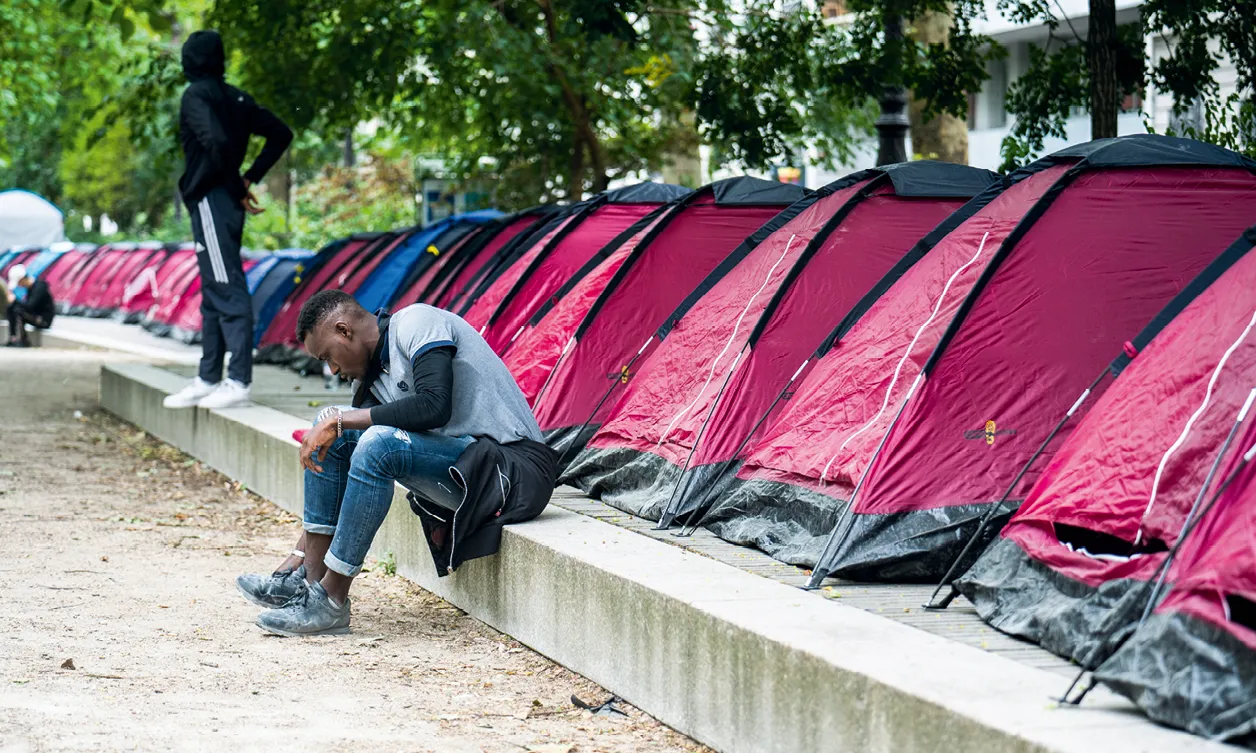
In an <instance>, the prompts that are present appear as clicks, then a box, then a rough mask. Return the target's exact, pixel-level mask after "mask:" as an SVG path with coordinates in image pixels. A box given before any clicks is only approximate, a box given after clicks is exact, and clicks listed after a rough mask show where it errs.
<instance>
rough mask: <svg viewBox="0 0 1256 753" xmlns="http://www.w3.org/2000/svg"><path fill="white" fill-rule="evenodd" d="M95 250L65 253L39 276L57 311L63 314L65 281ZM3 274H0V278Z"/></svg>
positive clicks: (86, 249) (85, 247)
mask: <svg viewBox="0 0 1256 753" xmlns="http://www.w3.org/2000/svg"><path fill="white" fill-rule="evenodd" d="M94 251H95V249H94V248H93V247H92V246H81V247H76V248H74V249H71V250H69V251H66V252H65V253H64V254H62V256H61V259H60V260H58V262H57V263H56V264H54V265H53V266H52V267H51V268H50V269H47V270H45V271H44V273H43V274H42V275H40V279H42V280H43V281H44V282H46V283H48V290H49V292H51V293H52V298H53V300H55V301H56V302H57V310H58V311H62V312H64V311H65V309H66V307H65V305H64V298H65V291H66V281H67V280H69V279H71V278H72V277H73V276H74V275H75V274H77V273H78V271H79V270H80V269H82V267H83V265H84V264H87V263H88V262H89V261H91V258H92V255H93V253H94ZM2 277H3V274H0V278H2Z"/></svg>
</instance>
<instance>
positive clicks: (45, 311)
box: [6, 264, 57, 348]
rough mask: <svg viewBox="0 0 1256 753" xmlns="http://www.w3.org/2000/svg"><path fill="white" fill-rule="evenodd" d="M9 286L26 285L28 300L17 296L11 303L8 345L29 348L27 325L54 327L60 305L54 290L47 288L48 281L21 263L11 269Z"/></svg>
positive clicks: (8, 315)
mask: <svg viewBox="0 0 1256 753" xmlns="http://www.w3.org/2000/svg"><path fill="white" fill-rule="evenodd" d="M9 287H11V288H15V289H16V288H26V300H24V301H19V300H17V298H16V296H14V299H13V302H12V303H10V304H9V310H8V312H7V315H6V316H7V318H8V320H9V342H8V347H10V348H29V347H30V346H31V341H30V337H29V336H28V335H27V334H26V325H27V324H30V325H31V326H33V327H37V328H39V329H48V328H49V327H51V326H52V318H53V317H54V316H56V313H57V307H56V304H55V303H54V302H53V300H52V292H51V291H49V290H48V283H46V282H44V281H43V280H36V279H34V278H32V277H31V276H30V275H29V274H27V273H26V267H23V266H22V265H21V264H18V265H17V266H15V267H13V269H10V270H9Z"/></svg>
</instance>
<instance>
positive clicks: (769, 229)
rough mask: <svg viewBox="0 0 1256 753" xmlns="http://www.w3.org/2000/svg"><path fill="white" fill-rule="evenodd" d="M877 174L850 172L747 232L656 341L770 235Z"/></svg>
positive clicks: (873, 171) (879, 172)
mask: <svg viewBox="0 0 1256 753" xmlns="http://www.w3.org/2000/svg"><path fill="white" fill-rule="evenodd" d="M877 175H884V171H882V170H879V169H876V168H873V169H868V170H859V171H856V172H853V173H851V174H850V175H847V176H845V177H843V178H840V179H838V180H835V181H833V182H831V183H828V184H827V185H825V186H824V187H822V188H820V189H818V190H816V191H814V192H812V193H810V194H807V195H806V196H804V197H802V198H801V199H799V200H798V201H795V202H794V203H793V204H790V205H789V206H787V207H785V208H784V209H782V210H781V211H780V212H779V213H778V214H777V215H776V216H774V217H773V218H772V219H770V220H768V221H767V222H766V223H764V224H763V225H762V226H761V227H760V228H759V229H758V230H756V231H754V232H753V233H751V234H750V235H749V236H748V237H747V238H746V240H744V241H742V242H741V243H740V244H739V245H738V246H737V247H736V248H734V249H733V250H732V252H731V253H729V255H728V256H726V257H725V258H724V260H723V261H721V262H720V263H719V264H718V265H716V267H715V269H713V270H711V272H710V273H709V274H708V275H707V276H706V277H705V278H703V280H702V282H700V283H699V284H698V286H697V287H695V288H694V289H693V290H692V291H691V292H690V293H689V295H687V296H685V299H684V300H683V301H681V302H680V305H679V306H677V307H676V309H675V310H674V311H672V313H671V314H670V315H668V317H667V318H666V319H664V320H663V324H662V325H661V326H660V327H659V328H658V332H657V333H656V334H657V336H658V338H659V340H665V339H667V335H668V334H670V333H671V331H672V328H673V327H675V326H676V323H677V322H679V321H680V320H681V319H682V318H683V317H684V316H685V314H688V313H689V309H691V308H693V306H694V305H695V304H696V303H697V302H698V300H699V299H700V298H702V297H703V296H704V295H706V294H707V293H709V292H710V291H711V289H712V288H714V287H715V286H716V285H717V284H718V283H719V282H720V280H722V279H724V277H726V276H727V275H728V274H729V273H730V272H731V271H732V270H733V268H734V267H736V266H737V265H738V264H740V263H741V261H742V260H743V259H745V258H746V257H747V256H749V255H750V253H751V252H752V251H754V250H755V249H756V248H758V247H759V244H761V243H763V241H765V240H767V239H768V237H769V236H770V235H772V234H773V233H775V232H776V231H777V230H780V229H781V228H782V227H784V226H785V225H787V224H789V222H790V221H792V220H793V219H794V218H796V217H797V216H798V215H800V214H802V213H803V212H804V211H806V210H807V209H809V208H811V206H812V205H814V204H815V203H816V202H818V201H820V200H822V199H826V198H828V197H829V196H832V195H833V194H835V193H837V192H838V191H841V190H844V189H846V188H849V187H851V186H853V185H856V184H858V183H860V182H862V181H865V180H873V179H875V178H876V176H877Z"/></svg>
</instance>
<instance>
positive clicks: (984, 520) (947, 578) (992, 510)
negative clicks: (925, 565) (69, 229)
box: [923, 367, 1109, 612]
mask: <svg viewBox="0 0 1256 753" xmlns="http://www.w3.org/2000/svg"><path fill="white" fill-rule="evenodd" d="M1108 371H1109V370H1108V368H1107V367H1105V368H1104V370H1103V371H1102V372H1100V373H1099V377H1098V378H1097V379H1095V381H1093V382H1091V383H1090V386H1089V387H1087V388H1086V391H1085V392H1083V393H1082V396H1081V397H1079V398H1077V402H1075V403H1073V407H1072V408H1069V409H1068V412H1067V413H1065V414H1064V418H1061V419H1060V421H1059V423H1057V424H1056V425H1055V428H1054V429H1052V430H1051V433H1050V434H1048V435H1047V438H1046V439H1045V440H1043V442H1042V444H1041V445H1039V446H1038V449H1037V450H1036V451H1035V452H1034V454H1033V455H1031V456H1030V457H1029V461H1028V462H1026V463H1025V464H1024V465H1023V466H1021V469H1020V473H1017V474H1016V478H1014V479H1012V483H1011V484H1010V485H1009V486H1008V487H1007V491H1005V492H1003V496H1002V497H1001V498H1000V499H999V501H998V502H997V503H995V504H993V505H991V506H990V507H989V509H987V510H986V511H985V513H984V514H983V515H982V516H981V518H980V520H979V522H978V523H977V530H976V531H973V535H972V536H970V537H969V538H968V541H967V542H965V543H964V548H963V549H961V550H960V552H959V554H957V555H956V556H955V559H954V560H952V562H951V566H950V567H948V568H947V569H946V574H945V575H943V576H942V581H941V582H940V583H938V587H937V588H935V589H933V594H932V595H931V596H930V597H929V601H927V602H925V604H924V605H923V606H924V608H925V609H927V610H929V611H931V612H934V611H940V610H943V609H946V608H947V607H949V606H950V605H951V602H953V601H955V597H957V596H959V591H958V590H956V588H955V586H953V585H952V586H951V591H950V593H948V594H947V595H946V597H945V598H943V599H942V601H936V599H937V598H938V594H939V593H941V591H942V588H943V586H945V585H947V584H948V583H950V582H951V581H952V579H953V578H954V577H955V575H956V570H958V569H959V566H960V563H961V562H963V561H964V558H966V557H967V556H968V555H969V553H971V552H972V550H973V549H974V548H975V547H976V546H977V542H978V541H979V540H980V539H981V537H982V535H983V534H984V533H985V532H986V527H987V526H989V525H990V522H991V521H992V520H994V517H995V515H996V514H997V513H998V511H999V510H1001V509H1003V505H1004V504H1005V503H1006V502H1007V498H1008V497H1010V496H1012V492H1014V491H1016V487H1017V485H1019V484H1020V482H1021V479H1023V478H1024V477H1025V474H1026V473H1028V472H1029V469H1030V468H1032V467H1033V464H1034V463H1036V462H1037V461H1038V458H1039V457H1040V456H1041V455H1042V453H1043V452H1045V451H1046V449H1047V447H1048V446H1050V444H1051V442H1052V440H1054V439H1055V436H1056V435H1057V434H1059V433H1060V430H1061V429H1063V428H1064V425H1065V424H1066V423H1068V420H1069V419H1070V418H1072V417H1073V414H1074V413H1076V412H1077V409H1078V408H1080V407H1081V405H1082V403H1084V402H1086V398H1088V397H1090V393H1091V392H1093V391H1094V389H1095V388H1096V387H1098V386H1099V383H1100V382H1102V381H1103V378H1104V377H1105V376H1107V375H1108Z"/></svg>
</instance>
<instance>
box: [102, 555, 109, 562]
mask: <svg viewBox="0 0 1256 753" xmlns="http://www.w3.org/2000/svg"><path fill="white" fill-rule="evenodd" d="M100 561H101V562H108V561H109V557H107V556H106V555H103V554H102V555H100Z"/></svg>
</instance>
